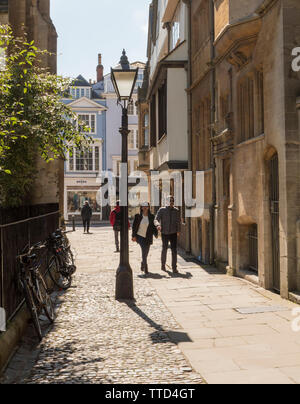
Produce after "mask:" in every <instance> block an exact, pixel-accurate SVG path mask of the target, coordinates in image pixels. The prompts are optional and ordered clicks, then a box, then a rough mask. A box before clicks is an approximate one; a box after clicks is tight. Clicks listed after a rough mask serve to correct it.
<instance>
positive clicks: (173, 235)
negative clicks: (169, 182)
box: [155, 196, 181, 274]
mask: <svg viewBox="0 0 300 404" xmlns="http://www.w3.org/2000/svg"><path fill="white" fill-rule="evenodd" d="M174 204H175V199H174V198H173V197H172V196H169V197H168V206H166V207H164V208H160V210H159V211H158V213H157V215H156V218H155V225H156V226H157V229H158V230H159V231H161V235H162V243H163V247H162V253H161V265H162V267H161V269H162V271H164V272H166V262H167V252H168V245H169V242H170V243H171V250H172V269H173V273H174V274H177V273H178V271H177V241H178V237H179V235H180V223H181V220H180V211H179V209H177V208H175V206H174Z"/></svg>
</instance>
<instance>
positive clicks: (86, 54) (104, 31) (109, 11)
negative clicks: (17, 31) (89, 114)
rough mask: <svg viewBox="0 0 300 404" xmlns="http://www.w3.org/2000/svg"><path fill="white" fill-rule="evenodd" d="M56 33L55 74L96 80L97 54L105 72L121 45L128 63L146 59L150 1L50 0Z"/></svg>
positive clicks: (119, 53)
mask: <svg viewBox="0 0 300 404" xmlns="http://www.w3.org/2000/svg"><path fill="white" fill-rule="evenodd" d="M50 3H51V18H52V21H53V23H54V25H55V27H56V30H57V33H58V50H57V54H58V57H57V63H58V74H59V75H63V76H66V77H72V78H75V77H77V76H78V75H79V74H82V75H83V76H84V77H85V78H86V79H87V80H89V79H92V80H96V66H97V64H98V53H101V54H102V64H103V66H104V74H107V73H109V72H110V68H111V67H114V66H115V65H117V64H118V62H119V60H120V56H121V53H122V50H123V48H125V49H126V51H127V55H128V58H129V61H130V62H135V61H142V62H146V51H147V31H148V16H149V4H150V3H151V1H150V0H84V1H82V0H51V1H50Z"/></svg>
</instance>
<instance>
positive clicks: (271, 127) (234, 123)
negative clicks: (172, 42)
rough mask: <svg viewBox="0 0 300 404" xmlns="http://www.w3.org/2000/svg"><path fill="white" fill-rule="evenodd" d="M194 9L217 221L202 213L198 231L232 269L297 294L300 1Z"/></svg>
mask: <svg viewBox="0 0 300 404" xmlns="http://www.w3.org/2000/svg"><path fill="white" fill-rule="evenodd" d="M191 10H192V19H191V24H192V59H191V63H192V72H193V84H192V86H191V88H190V91H191V92H192V105H193V108H192V111H193V114H192V115H193V131H192V138H193V145H194V146H195V147H193V150H195V149H196V151H195V152H194V153H193V159H192V161H193V169H200V170H201V169H204V170H208V171H209V174H208V176H209V178H210V179H208V180H207V183H206V187H208V192H207V196H210V197H211V199H210V198H209V199H210V200H209V201H208V202H209V203H210V206H213V207H214V212H212V214H211V215H210V216H211V220H212V222H213V227H212V226H210V229H211V230H210V231H208V228H209V226H208V225H206V230H204V229H203V222H202V225H200V231H199V225H198V226H197V225H196V226H195V225H194V227H195V229H193V226H192V232H193V231H194V232H196V233H197V231H198V234H199V233H200V238H201V235H202V242H201V241H200V244H201V246H202V254H203V253H205V251H208V248H209V247H210V252H209V255H210V256H213V257H214V260H215V261H216V262H217V263H218V265H219V266H221V267H222V268H226V270H227V272H228V273H230V274H235V275H245V274H254V276H253V278H255V277H256V279H257V281H258V282H259V284H260V285H261V286H263V287H264V288H266V289H272V290H276V291H278V292H280V293H281V295H282V296H283V297H286V298H288V297H292V296H293V295H291V293H292V292H294V291H299V290H300V282H299V279H300V278H299V275H300V274H299V246H298V250H297V240H299V234H298V231H299V230H298V229H297V223H299V219H300V142H299V140H300V133H299V128H300V122H299V117H298V115H297V97H298V96H299V95H300V81H299V73H297V72H294V71H293V70H292V49H293V48H294V47H295V46H297V44H298V45H299V44H300V36H299V35H300V30H299V28H300V4H299V2H298V1H286V0H265V1H262V0H253V1H251V2H249V1H240V0H239V1H238V2H237V1H234V0H215V1H209V0H202V1H200V0H199V1H192V2H191ZM212 32H214V35H213V37H212V36H211V35H210V33H212ZM199 146H200V150H199V149H198V147H199ZM201 227H202V229H201ZM197 228H198V230H197ZM192 234H193V233H192ZM206 234H208V235H209V237H212V238H213V243H212V242H211V241H210V242H208V240H207V238H206ZM192 239H194V237H192ZM203 246H205V247H203ZM198 248H199V246H198ZM203 248H204V250H205V251H204V252H203ZM212 248H213V251H212ZM192 251H193V252H194V253H196V254H197V250H196V251H195V246H193V245H192ZM207 254H208V253H207ZM249 271H250V272H249Z"/></svg>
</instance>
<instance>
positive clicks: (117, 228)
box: [110, 201, 122, 253]
mask: <svg viewBox="0 0 300 404" xmlns="http://www.w3.org/2000/svg"><path fill="white" fill-rule="evenodd" d="M110 224H111V225H112V227H113V229H114V233H115V243H116V252H117V253H118V252H120V243H119V234H120V232H121V225H122V214H121V208H120V201H117V203H116V207H115V209H114V210H113V211H112V212H111V214H110Z"/></svg>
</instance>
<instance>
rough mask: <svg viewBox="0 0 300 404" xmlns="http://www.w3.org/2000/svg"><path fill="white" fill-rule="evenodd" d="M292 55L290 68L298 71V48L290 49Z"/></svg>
mask: <svg viewBox="0 0 300 404" xmlns="http://www.w3.org/2000/svg"><path fill="white" fill-rule="evenodd" d="M292 56H295V59H293V62H292V69H293V70H294V72H296V73H298V72H300V48H294V49H293V50H292Z"/></svg>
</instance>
